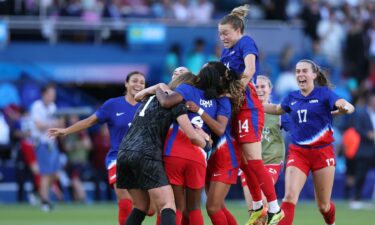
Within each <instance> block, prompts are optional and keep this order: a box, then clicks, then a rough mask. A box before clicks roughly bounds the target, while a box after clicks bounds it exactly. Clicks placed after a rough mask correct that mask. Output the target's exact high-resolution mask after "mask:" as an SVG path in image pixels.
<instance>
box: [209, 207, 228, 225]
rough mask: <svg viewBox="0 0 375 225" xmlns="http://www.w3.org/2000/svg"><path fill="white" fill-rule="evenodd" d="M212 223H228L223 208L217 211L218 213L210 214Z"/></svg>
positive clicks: (217, 224)
mask: <svg viewBox="0 0 375 225" xmlns="http://www.w3.org/2000/svg"><path fill="white" fill-rule="evenodd" d="M209 216H210V219H211V222H212V225H228V221H227V217H226V216H225V213H224V212H223V211H222V210H219V211H217V212H216V213H214V214H212V215H209Z"/></svg>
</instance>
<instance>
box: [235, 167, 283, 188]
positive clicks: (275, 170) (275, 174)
mask: <svg viewBox="0 0 375 225" xmlns="http://www.w3.org/2000/svg"><path fill="white" fill-rule="evenodd" d="M264 166H265V167H266V168H267V171H268V173H269V174H270V175H271V178H272V182H273V184H274V185H275V184H276V182H277V180H278V179H279V176H280V173H281V170H282V167H283V165H282V164H269V165H264ZM239 175H240V178H241V186H242V187H245V186H247V183H246V177H245V174H244V172H242V171H240V173H239Z"/></svg>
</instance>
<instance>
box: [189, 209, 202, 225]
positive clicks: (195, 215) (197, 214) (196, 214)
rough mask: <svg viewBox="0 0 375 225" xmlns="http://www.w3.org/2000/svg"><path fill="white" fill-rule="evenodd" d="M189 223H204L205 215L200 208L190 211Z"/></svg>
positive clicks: (200, 224) (192, 224)
mask: <svg viewBox="0 0 375 225" xmlns="http://www.w3.org/2000/svg"><path fill="white" fill-rule="evenodd" d="M189 224H190V225H203V216H202V211H201V210H200V209H196V210H193V211H190V212H189Z"/></svg>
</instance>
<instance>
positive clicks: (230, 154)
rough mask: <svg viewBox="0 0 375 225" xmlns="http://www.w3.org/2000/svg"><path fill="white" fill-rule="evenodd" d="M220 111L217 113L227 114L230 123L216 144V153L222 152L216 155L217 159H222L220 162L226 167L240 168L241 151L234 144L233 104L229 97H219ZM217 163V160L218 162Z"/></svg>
mask: <svg viewBox="0 0 375 225" xmlns="http://www.w3.org/2000/svg"><path fill="white" fill-rule="evenodd" d="M217 102H218V111H217V115H218V116H219V115H221V116H225V117H227V118H228V125H227V127H226V129H225V132H224V134H223V135H222V136H220V137H219V138H218V140H217V142H216V143H215V146H214V154H220V156H219V157H215V159H216V160H220V162H219V163H220V164H223V165H226V166H225V168H231V169H234V168H238V167H239V152H238V151H237V150H238V149H236V148H235V146H234V144H233V141H234V140H233V138H232V135H231V126H230V121H231V113H232V106H231V103H230V100H229V98H228V97H221V98H218V99H217ZM216 163H217V162H216Z"/></svg>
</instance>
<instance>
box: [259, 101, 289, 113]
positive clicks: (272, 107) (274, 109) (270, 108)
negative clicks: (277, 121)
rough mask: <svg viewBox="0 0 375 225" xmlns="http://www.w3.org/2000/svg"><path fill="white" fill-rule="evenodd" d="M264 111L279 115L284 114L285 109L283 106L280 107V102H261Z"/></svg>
mask: <svg viewBox="0 0 375 225" xmlns="http://www.w3.org/2000/svg"><path fill="white" fill-rule="evenodd" d="M263 107H264V112H265V113H268V114H272V115H281V114H284V113H285V111H284V110H283V108H281V105H280V104H277V105H276V104H271V103H265V104H263Z"/></svg>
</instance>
